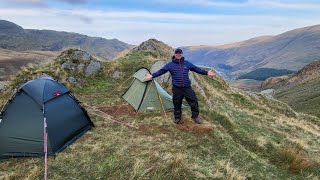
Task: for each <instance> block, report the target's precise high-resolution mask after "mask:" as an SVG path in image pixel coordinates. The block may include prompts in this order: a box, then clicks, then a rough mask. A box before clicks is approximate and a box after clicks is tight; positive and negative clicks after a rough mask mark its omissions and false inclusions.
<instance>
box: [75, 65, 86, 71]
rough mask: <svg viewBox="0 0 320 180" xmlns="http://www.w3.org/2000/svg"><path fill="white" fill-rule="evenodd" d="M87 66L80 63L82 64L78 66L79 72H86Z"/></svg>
mask: <svg viewBox="0 0 320 180" xmlns="http://www.w3.org/2000/svg"><path fill="white" fill-rule="evenodd" d="M85 66H86V65H85V64H83V63H80V64H79V65H78V66H77V70H78V71H79V72H82V71H83V70H84V68H85Z"/></svg>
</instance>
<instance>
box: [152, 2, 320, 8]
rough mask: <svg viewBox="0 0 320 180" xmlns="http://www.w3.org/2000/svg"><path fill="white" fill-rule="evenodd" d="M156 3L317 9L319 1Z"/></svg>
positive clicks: (319, 6) (319, 5)
mask: <svg viewBox="0 0 320 180" xmlns="http://www.w3.org/2000/svg"><path fill="white" fill-rule="evenodd" d="M153 1H154V2H157V3H165V4H191V5H200V6H215V7H234V8H240V7H256V8H269V9H270V8H280V9H299V10H307V9H311V10H318V9H319V8H320V4H319V2H315V1H304V2H301V1H300V2H298V1H294V0H293V1H285V0H246V1H240V2H239V1H217V0H188V1H185V0H153Z"/></svg>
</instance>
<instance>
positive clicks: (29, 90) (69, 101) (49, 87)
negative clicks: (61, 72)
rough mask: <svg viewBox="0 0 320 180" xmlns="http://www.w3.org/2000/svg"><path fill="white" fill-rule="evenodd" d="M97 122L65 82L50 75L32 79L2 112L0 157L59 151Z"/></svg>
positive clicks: (0, 117)
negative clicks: (63, 83)
mask: <svg viewBox="0 0 320 180" xmlns="http://www.w3.org/2000/svg"><path fill="white" fill-rule="evenodd" d="M45 125H46V126H45ZM93 126H94V125H93V123H92V122H91V120H90V118H89V116H88V114H87V112H86V111H85V110H84V109H83V108H82V107H81V105H80V104H79V102H78V101H77V99H76V98H75V97H74V96H73V95H72V94H71V93H70V91H69V90H68V89H67V88H66V87H65V86H64V85H62V84H60V83H59V82H57V81H55V80H53V79H52V78H49V77H44V78H39V79H36V80H32V81H29V82H27V83H26V84H24V85H23V86H22V87H20V88H19V90H18V91H17V92H16V93H15V94H14V95H13V96H12V97H11V98H10V100H9V101H8V102H7V104H6V105H5V106H4V107H3V109H2V111H1V113H0V159H8V158H15V157H35V156H44V155H46V154H48V155H55V154H56V153H58V152H61V151H63V150H64V149H65V148H66V147H67V146H69V145H70V144H71V143H73V142H74V141H75V140H77V139H78V138H79V137H80V136H81V135H83V134H84V133H85V132H87V131H88V130H89V129H91V128H92V127H93ZM46 137H47V139H46ZM46 147H47V153H45V148H46Z"/></svg>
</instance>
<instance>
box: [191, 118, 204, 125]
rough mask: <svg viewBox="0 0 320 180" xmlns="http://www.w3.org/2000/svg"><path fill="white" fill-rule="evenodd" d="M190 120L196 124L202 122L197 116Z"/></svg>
mask: <svg viewBox="0 0 320 180" xmlns="http://www.w3.org/2000/svg"><path fill="white" fill-rule="evenodd" d="M192 120H193V121H194V122H195V123H197V124H202V120H201V119H200V118H199V117H196V118H192Z"/></svg>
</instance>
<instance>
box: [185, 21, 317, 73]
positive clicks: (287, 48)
mask: <svg viewBox="0 0 320 180" xmlns="http://www.w3.org/2000/svg"><path fill="white" fill-rule="evenodd" d="M319 44H320V25H316V26H310V27H305V28H300V29H295V30H292V31H288V32H285V33H282V34H279V35H276V36H263V37H257V38H253V39H250V40H247V41H243V42H238V43H233V44H227V45H223V46H214V47H210V46H203V47H202V46H195V47H192V46H191V47H184V48H183V49H184V50H185V56H186V57H188V59H189V60H191V61H192V62H195V63H199V64H201V65H209V66H213V67H215V68H218V69H219V67H218V65H219V64H220V65H228V66H231V67H232V69H231V70H229V71H227V72H228V73H229V74H231V75H232V77H238V76H239V75H241V74H244V73H246V72H250V71H252V70H255V69H258V68H276V69H288V70H292V71H297V70H299V69H300V68H302V67H304V66H305V65H307V64H309V63H310V62H312V61H313V60H314V59H318V58H320V51H319V49H320V45H319Z"/></svg>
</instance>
